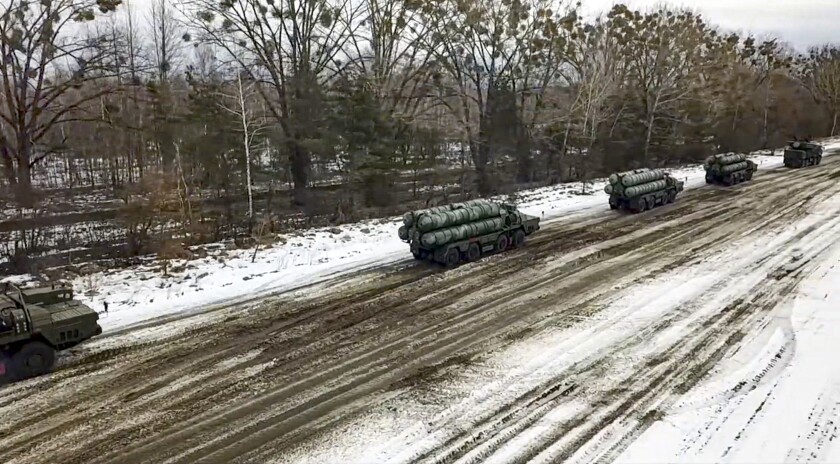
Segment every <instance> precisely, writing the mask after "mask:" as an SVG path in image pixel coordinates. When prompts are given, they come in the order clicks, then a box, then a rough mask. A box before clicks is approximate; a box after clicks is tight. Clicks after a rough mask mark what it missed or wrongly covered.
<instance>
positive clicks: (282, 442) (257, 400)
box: [0, 156, 840, 464]
mask: <svg viewBox="0 0 840 464" xmlns="http://www.w3.org/2000/svg"><path fill="white" fill-rule="evenodd" d="M835 197H840V157H836V156H830V157H827V158H825V159H824V160H823V164H822V165H820V166H817V167H814V168H806V169H800V170H785V169H783V168H782V169H773V170H767V171H759V172H758V173H757V175H756V177H755V179H754V180H753V181H752V182H749V183H745V184H741V185H738V186H735V187H732V188H718V187H710V186H707V187H703V188H699V189H693V190H689V191H686V192H683V193H682V194H680V196H679V197H678V199H677V202H676V203H674V204H672V205H668V206H665V207H661V208H657V209H655V210H653V211H649V212H646V213H642V214H639V215H626V214H618V213H613V212H601V213H596V214H591V215H588V216H579V217H576V218H574V219H573V220H561V221H554V222H551V223H549V224H547V225H545V226H544V228H543V229H542V230H541V231H540V232H539V233H538V234H536V235H534V236H533V237H532V238H531V239H530V241H529V242H528V244H527V245H526V247H525V248H523V249H520V250H515V251H511V252H508V253H505V254H502V255H495V256H488V257H485V258H484V259H482V260H481V261H479V262H477V263H472V264H468V265H463V266H461V267H459V268H457V269H454V270H448V271H442V270H440V269H437V268H433V267H430V266H427V265H425V264H422V263H414V262H404V263H400V264H398V265H394V266H388V267H385V268H380V269H373V270H367V271H363V272H360V273H358V274H357V275H354V276H349V277H342V278H337V279H334V280H332V281H329V282H326V283H323V284H319V285H314V286H311V287H306V288H302V289H299V290H297V291H295V292H290V293H288V294H283V295H279V296H276V297H272V298H267V299H264V300H261V301H254V302H249V303H248V304H243V305H241V306H239V307H235V308H225V309H223V310H218V311H215V312H213V313H212V314H209V315H207V314H205V315H196V316H191V317H187V318H182V319H178V320H176V321H169V322H168V325H167V328H168V330H166V331H162V330H157V329H160V327H155V326H151V327H150V326H142V327H138V328H137V329H136V330H133V331H129V332H126V333H121V334H119V335H117V336H113V337H108V338H106V339H105V340H103V341H100V342H99V343H92V344H91V345H90V346H88V347H80V348H78V349H76V350H74V351H73V352H71V353H70V354H69V355H67V356H65V357H64V359H63V360H62V363H61V365H60V367H59V369H58V371H57V372H56V373H54V374H52V375H51V376H47V377H44V378H39V379H33V380H30V381H27V382H22V383H18V384H15V385H12V386H9V387H6V388H4V389H3V390H1V391H0V443H2V444H3V445H2V446H0V462H6V463H37V462H61V463H68V464H69V463H112V462H113V463H125V462H138V463H139V462H143V463H151V462H173V463H194V462H208V463H209V462H219V463H224V462H274V461H276V462H297V461H305V460H307V459H311V460H312V462H318V461H320V462H326V461H324V459H327V460H328V461H330V462H339V461H341V462H346V461H347V460H349V459H350V457H349V456H344V455H342V454H341V452H340V449H341V447H342V445H341V443H340V441H341V437H343V436H346V435H348V434H349V433H352V431H353V430H354V428H357V426H358V424H362V423H365V421H366V420H367V418H369V417H372V416H371V415H374V416H376V415H378V414H379V412H380V411H384V410H391V409H392V408H396V406H395V405H400V407H403V406H404V405H406V404H408V403H417V402H418V401H420V402H421V403H422V402H424V401H428V403H423V404H426V406H425V407H424V408H423V410H424V411H425V413H424V414H425V415H423V417H422V418H420V419H416V420H415V419H410V420H409V419H407V420H405V421H404V422H405V424H408V425H406V427H405V428H400V429H397V430H395V431H392V432H389V433H392V435H381V436H379V437H377V438H376V440H377V443H375V444H374V443H371V444H370V450H371V451H370V453H369V454H367V455H365V456H364V458H365V459H366V460H367V461H368V462H380V461H384V460H388V459H390V460H393V461H395V462H456V461H457V462H483V461H484V460H486V459H488V458H490V457H495V458H497V459H500V460H501V461H502V462H531V461H535V460H536V461H540V460H554V461H558V460H561V461H562V460H567V461H574V460H580V461H581V462H592V461H594V460H604V461H610V460H612V459H614V458H615V457H616V456H618V455H619V454H620V452H621V451H622V450H623V449H625V448H626V447H627V446H628V445H629V444H630V443H632V441H633V439H634V438H635V437H637V436H638V435H639V434H640V433H641V432H643V431H644V430H645V428H646V427H648V426H649V425H650V424H651V423H652V422H654V421H655V420H656V419H657V418H658V417H659V415H658V414H657V411H658V410H661V409H662V408H664V407H666V406H667V405H668V404H669V402H673V401H674V398H677V397H678V396H679V395H680V394H681V393H684V392H686V391H688V390H690V389H691V388H692V387H693V386H694V385H695V384H696V383H697V382H699V381H701V379H702V378H703V376H704V375H705V374H706V373H707V372H709V370H710V369H712V368H714V366H715V365H716V363H718V362H719V361H720V360H721V359H723V358H724V357H725V356H727V354H729V353H731V351H732V350H736V349H738V346H739V343H740V342H741V340H742V339H743V338H744V337H745V336H746V335H747V334H749V333H750V332H751V331H755V330H758V329H760V328H762V327H764V326H766V325H767V324H768V323H769V321H771V320H772V318H773V311H774V308H775V307H776V306H777V305H779V304H780V303H782V302H784V300H785V298H786V295H788V294H789V292H791V291H792V290H793V289H794V288H795V287H796V285H797V284H798V282H799V280H800V279H801V276H802V275H804V274H806V273H807V272H808V269H809V264H808V263H809V261H810V260H811V259H813V258H814V257H818V256H819V254H820V252H821V250H822V248H821V247H827V246H830V245H832V243H833V241H832V240H831V239H830V238H828V239H824V238H825V237H831V236H832V234H838V235H840V216H838V214H837V212H838V211H840V207H838V208H837V210H834V209H832V208H834V207H835V205H834V204H833V203H832V201H833V199H834V198H835ZM605 202H606V199H605ZM816 237H820V239H819V240H816V239H815V238H816ZM791 250H794V251H795V252H796V253H799V254H800V255H803V256H805V257H804V258H798V259H799V261H798V263H799V264H797V265H796V266H794V267H792V268H787V269H786V270H785V271H784V272H781V273H776V274H773V275H770V274H769V273H768V271H772V270H774V269H776V268H777V267H778V265H779V264H780V263H781V262H782V261H783V258H784V255H785V253H786V252H788V251H791ZM406 253H408V252H407V250H406ZM710 260H713V264H714V266H716V267H717V268H719V270H720V272H719V274H718V275H716V277H715V278H704V279H692V277H691V276H686V278H685V279H684V280H683V281H682V282H684V285H688V284H689V283H691V285H692V287H691V288H692V292H694V293H693V294H692V295H691V296H692V298H687V297H685V298H683V297H679V298H678V297H677V295H675V294H673V293H670V292H669V291H668V288H667V285H666V286H665V287H664V289H663V290H662V291H661V292H659V293H650V294H649V295H647V296H643V297H642V298H641V299H639V295H638V293H639V291H640V289H642V288H645V286H646V285H652V284H656V283H657V282H660V281H661V280H662V279H663V278H664V277H668V276H670V275H673V274H678V273H680V272H682V270H683V269H690V268H692V266H700V265H703V264H704V263H707V264H708V263H709V262H710ZM733 282H737V283H738V284H737V285H733V284H732V283H733ZM673 285H675V286H676V284H673ZM681 285H682V284H681ZM674 288H676V287H674ZM633 302H635V303H633ZM622 305H623V306H622ZM617 308H618V309H617ZM642 314H647V315H649V316H650V317H646V318H644V317H641V315H642ZM616 327H623V328H624V329H622V330H616V329H615V328H616ZM549 333H550V334H560V335H562V336H563V340H566V341H565V342H563V343H559V344H553V345H551V347H550V348H546V350H549V351H546V353H547V354H548V353H549V352H550V350H557V353H559V354H558V355H556V356H554V355H552V356H548V355H547V358H551V359H550V360H546V361H545V366H549V364H550V365H551V369H546V370H545V372H544V374H545V375H542V376H541V377H540V378H539V379H538V380H537V381H533V382H531V383H530V384H527V388H526V384H525V383H522V382H519V381H517V380H516V379H514V378H507V377H505V374H504V370H502V371H501V373H500V374H499V376H498V377H496V378H494V379H492V380H493V381H495V382H497V383H498V385H496V384H494V385H496V387H498V391H499V392H502V391H503V392H504V394H502V393H499V394H490V395H489V396H488V397H484V398H481V397H480V395H479V396H476V395H475V394H471V392H468V391H462V390H459V389H457V388H456V389H451V388H450V389H449V390H452V391H442V389H441V388H438V387H439V386H440V385H444V384H446V383H447V382H454V384H450V385H457V384H458V382H459V381H460V380H458V377H459V375H461V374H463V373H464V372H467V371H472V369H473V368H474V367H475V366H480V365H482V363H483V362H485V361H486V360H487V359H489V358H491V357H492V355H493V354H494V353H500V352H503V351H505V350H509V349H515V348H516V347H517V346H519V344H521V343H524V342H527V341H528V340H531V339H538V338H540V337H542V336H544V335H545V334H549ZM566 343H567V344H568V346H565V345H564V344H566ZM561 361H562V363H561ZM523 362H524V361H523ZM551 363H553V364H551ZM558 363H559V364H558ZM541 372H542V371H541ZM453 379H455V380H453ZM531 380H533V379H531ZM505 382H508V383H510V385H506V384H505ZM514 386H517V387H518V388H513V387H514ZM430 392H434V395H432V394H431V393H430ZM431 396H434V401H429V400H430V398H431ZM557 411H564V414H565V415H563V417H562V418H558V419H556V420H552V421H549V422H550V424H549V425H548V426H547V425H545V424H546V420H547V418H548V417H550V416H551V415H552V414H555V413H557ZM421 415H422V414H421ZM419 422H422V423H423V424H424V425H423V427H420V426H418V425H417V423H419ZM401 423H402V422H401ZM418 427H420V428H418ZM535 430H538V431H539V433H536V432H535ZM421 438H422V439H421ZM374 448H375V449H376V450H377V451H376V452H375V453H374V451H373V450H374ZM506 449H514V450H515V451H516V452H515V453H504V454H502V452H503V451H504V450H506ZM336 450H339V451H336ZM330 456H332V459H330V458H329V457H330ZM339 456H342V457H341V458H339ZM336 459H338V460H336Z"/></svg>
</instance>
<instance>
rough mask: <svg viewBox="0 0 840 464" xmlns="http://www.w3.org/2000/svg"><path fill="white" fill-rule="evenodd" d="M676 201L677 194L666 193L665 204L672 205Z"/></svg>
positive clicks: (672, 192) (673, 192)
mask: <svg viewBox="0 0 840 464" xmlns="http://www.w3.org/2000/svg"><path fill="white" fill-rule="evenodd" d="M676 199H677V192H675V191H673V190H671V191H669V192H668V196H667V197H665V203H673V202H674V201H675V200H676Z"/></svg>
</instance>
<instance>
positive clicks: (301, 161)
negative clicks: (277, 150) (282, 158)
mask: <svg viewBox="0 0 840 464" xmlns="http://www.w3.org/2000/svg"><path fill="white" fill-rule="evenodd" d="M288 145H289V164H290V165H291V171H292V184H293V190H292V201H293V203H294V206H296V207H298V208H306V207H307V206H308V204H307V193H308V192H307V183H308V181H309V168H310V160H309V156H308V154H307V153H306V150H305V149H304V148H303V147H301V146H300V145H299V144H298V143H297V142H296V141H294V140H292V141H289V143H288Z"/></svg>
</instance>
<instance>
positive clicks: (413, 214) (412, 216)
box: [403, 199, 490, 227]
mask: <svg viewBox="0 0 840 464" xmlns="http://www.w3.org/2000/svg"><path fill="white" fill-rule="evenodd" d="M487 203H490V202H488V201H487V200H481V199H479V200H469V201H465V202H463V203H453V204H451V205H443V206H434V207H432V208H428V209H420V210H417V211H410V212H408V213H405V214H404V215H403V225H404V226H406V227H412V226H414V223H415V221H416V220H417V219H418V218H419V217H420V216H422V215H424V214H434V213H442V212H444V211H452V210H455V209H460V208H465V207H468V206H472V205H479V204H487Z"/></svg>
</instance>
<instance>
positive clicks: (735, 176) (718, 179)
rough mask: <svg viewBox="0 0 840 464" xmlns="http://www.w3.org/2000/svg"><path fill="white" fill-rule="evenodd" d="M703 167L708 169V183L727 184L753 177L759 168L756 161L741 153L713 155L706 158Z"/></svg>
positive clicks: (737, 182)
mask: <svg viewBox="0 0 840 464" xmlns="http://www.w3.org/2000/svg"><path fill="white" fill-rule="evenodd" d="M703 167H704V168H705V169H706V183H707V184H717V185H726V186H730V185H735V184H739V183H741V182H744V181H747V180H750V179H752V177H753V173H755V171H756V170H757V169H758V166H756V164H755V163H753V162H752V161H750V160H748V159H747V155H744V154H740V153H727V154H718V155H712V156H710V157H708V158H706V161H705V163H703Z"/></svg>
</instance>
